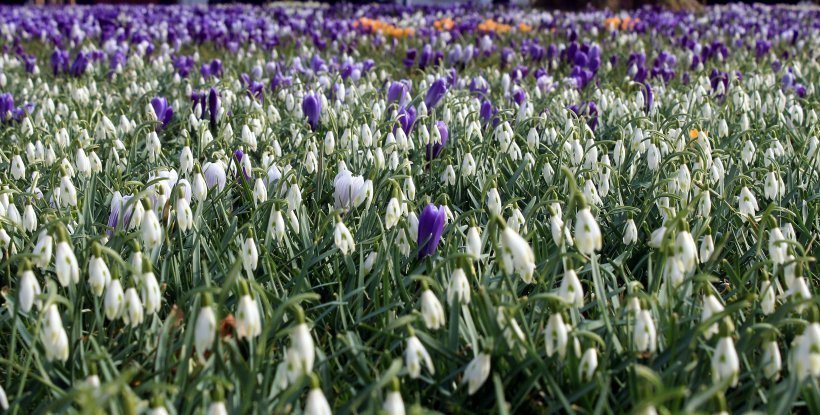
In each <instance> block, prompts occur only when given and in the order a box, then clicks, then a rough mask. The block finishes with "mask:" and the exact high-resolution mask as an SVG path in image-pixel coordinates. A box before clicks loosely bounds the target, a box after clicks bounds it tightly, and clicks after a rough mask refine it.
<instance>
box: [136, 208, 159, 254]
mask: <svg viewBox="0 0 820 415" xmlns="http://www.w3.org/2000/svg"><path fill="white" fill-rule="evenodd" d="M140 234H141V235H142V243H143V244H144V245H145V248H146V249H148V250H151V249H154V248H156V247H158V246H159V245H160V244H161V243H162V227H161V226H160V224H159V219H158V218H157V214H156V213H155V212H154V210H153V209H150V208H148V209H146V210H145V214H144V215H143V217H142V224H141V226H140Z"/></svg>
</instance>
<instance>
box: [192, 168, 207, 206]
mask: <svg viewBox="0 0 820 415" xmlns="http://www.w3.org/2000/svg"><path fill="white" fill-rule="evenodd" d="M198 169H199V167H197V170H198ZM191 192H192V194H193V196H194V200H196V201H197V202H201V201H203V200H205V199H206V198H207V197H208V185H207V184H206V183H205V178H204V177H202V173H200V172H196V173H195V174H194V178H193V183H191Z"/></svg>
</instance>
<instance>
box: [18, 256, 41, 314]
mask: <svg viewBox="0 0 820 415" xmlns="http://www.w3.org/2000/svg"><path fill="white" fill-rule="evenodd" d="M24 267H25V265H24ZM19 281H20V282H19V283H18V284H19V287H20V288H19V289H18V304H19V306H20V310H21V311H23V312H24V313H28V312H29V311H31V307H32V306H33V305H34V304H37V307H40V300H37V296H38V295H40V294H42V290H41V289H40V283H39V282H38V281H37V277H35V276H34V272H33V271H32V270H31V269H24V270H23V271H22V272H21V273H20V280H19Z"/></svg>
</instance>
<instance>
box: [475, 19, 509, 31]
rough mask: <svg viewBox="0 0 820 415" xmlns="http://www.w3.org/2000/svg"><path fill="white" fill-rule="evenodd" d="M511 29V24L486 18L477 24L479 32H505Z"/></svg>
mask: <svg viewBox="0 0 820 415" xmlns="http://www.w3.org/2000/svg"><path fill="white" fill-rule="evenodd" d="M510 29H512V26H510V25H507V24H504V23H498V22H496V21H495V20H493V19H487V20H485V21H483V22H481V23H479V25H478V31H479V32H484V33H486V32H497V33H507V32H509V31H510Z"/></svg>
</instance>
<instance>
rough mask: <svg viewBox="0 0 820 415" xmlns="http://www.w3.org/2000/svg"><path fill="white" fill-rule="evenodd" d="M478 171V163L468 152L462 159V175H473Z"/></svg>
mask: <svg viewBox="0 0 820 415" xmlns="http://www.w3.org/2000/svg"><path fill="white" fill-rule="evenodd" d="M475 172H476V163H475V159H474V158H473V155H472V154H470V153H467V154H465V155H464V158H463V159H462V160H461V175H462V176H463V177H471V176H472V175H474V174H475Z"/></svg>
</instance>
